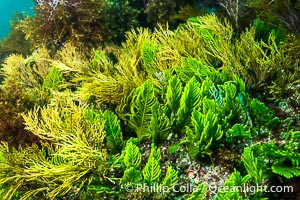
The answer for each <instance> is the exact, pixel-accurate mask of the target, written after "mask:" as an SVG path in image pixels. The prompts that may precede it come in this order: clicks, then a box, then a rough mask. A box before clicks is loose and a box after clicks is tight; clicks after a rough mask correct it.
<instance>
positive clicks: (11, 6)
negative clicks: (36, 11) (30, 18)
mask: <svg viewBox="0 0 300 200" xmlns="http://www.w3.org/2000/svg"><path fill="white" fill-rule="evenodd" d="M33 5H34V1H33V0H0V39H1V38H3V37H6V36H7V34H8V33H9V31H10V24H9V21H10V20H11V19H12V17H13V16H14V13H16V12H17V13H21V12H26V13H27V14H30V15H32V13H33V12H32V9H31V8H32V7H33Z"/></svg>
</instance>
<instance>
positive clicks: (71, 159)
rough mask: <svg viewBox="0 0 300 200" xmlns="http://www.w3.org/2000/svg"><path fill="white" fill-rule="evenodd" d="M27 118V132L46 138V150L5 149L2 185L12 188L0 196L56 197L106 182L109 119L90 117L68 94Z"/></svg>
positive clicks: (7, 197) (9, 197) (73, 193)
mask: <svg viewBox="0 0 300 200" xmlns="http://www.w3.org/2000/svg"><path fill="white" fill-rule="evenodd" d="M66 97H67V98H66ZM24 119H25V124H26V129H27V130H30V131H31V132H32V133H33V134H35V135H36V136H38V137H39V138H40V139H42V140H43V142H42V143H41V145H42V147H43V148H42V149H40V148H39V147H38V146H36V145H34V146H32V147H26V148H24V149H9V148H8V146H7V144H5V143H3V144H2V145H1V153H2V154H3V155H4V156H3V158H4V159H3V160H2V161H1V176H0V184H1V185H3V184H8V185H10V186H11V187H10V188H9V189H7V190H6V191H5V193H3V196H2V198H4V199H11V198H12V197H13V196H14V194H15V193H16V192H17V191H18V193H21V194H22V198H21V199H28V198H30V197H33V196H37V195H41V196H44V197H46V198H51V199H54V198H56V197H59V196H62V195H67V194H68V195H71V194H72V195H77V194H79V193H80V192H81V190H82V188H83V187H84V186H85V185H86V184H89V183H91V181H92V180H93V179H95V178H96V179H97V180H99V181H104V182H105V180H107V179H106V177H105V174H107V173H108V172H109V167H108V163H107V153H106V151H105V150H103V149H102V143H103V142H104V138H105V135H106V133H105V130H104V127H105V121H104V120H102V119H100V118H98V117H94V118H92V117H90V112H89V110H88V109H87V108H86V106H84V105H75V102H74V101H73V100H72V98H71V97H70V96H69V95H68V94H65V95H61V96H59V97H57V98H56V101H55V102H53V104H49V105H48V106H47V107H45V108H38V109H35V110H33V111H30V112H29V113H28V114H27V115H26V116H25V115H24ZM28 187H30V189H29V190H28V189H27V188H28Z"/></svg>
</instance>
